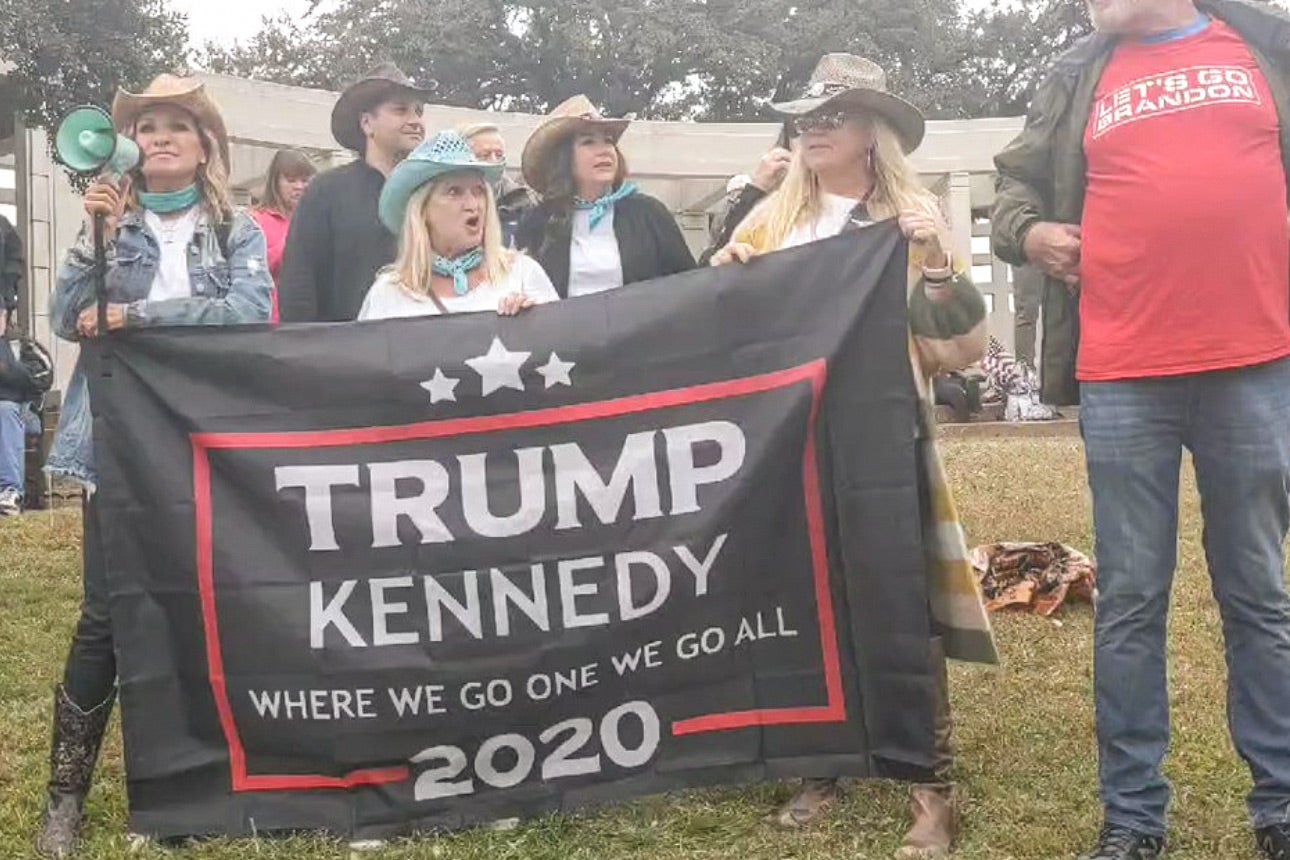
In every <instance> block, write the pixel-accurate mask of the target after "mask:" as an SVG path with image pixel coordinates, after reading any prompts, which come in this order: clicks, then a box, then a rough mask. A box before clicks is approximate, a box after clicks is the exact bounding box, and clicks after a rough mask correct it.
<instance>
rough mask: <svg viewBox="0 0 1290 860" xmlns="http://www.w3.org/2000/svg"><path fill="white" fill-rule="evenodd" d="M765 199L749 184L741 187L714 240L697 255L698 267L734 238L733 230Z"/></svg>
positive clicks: (762, 192) (759, 191)
mask: <svg viewBox="0 0 1290 860" xmlns="http://www.w3.org/2000/svg"><path fill="white" fill-rule="evenodd" d="M765 199H766V192H765V191H762V190H761V189H760V188H758V187H757V186H756V185H753V184H752V183H751V182H750V183H748V184H747V185H745V186H744V187H743V189H742V190H741V191H740V192H739V195H738V196H737V197H735V199H734V201H733V202H732V203H731V204H730V208H729V209H727V210H726V214H725V215H723V216H722V217H721V229H720V230H718V231H717V237H716V239H715V240H713V242H712V244H711V245H709V246H708V247H707V248H706V249H704V251H703V253H702V254H700V255H699V265H700V266H706V265H708V261H709V260H711V259H712V255H713V254H715V253H717V252H718V251H720V250H721V249H722V248H724V247H726V246H727V245H729V244H730V240H731V239H733V238H734V236H735V230H737V229H738V228H739V225H740V224H741V223H743V220H744V219H745V218H747V217H748V213H750V212H752V211H753V209H756V208H757V204H758V203H760V202H762V201H763V200H765Z"/></svg>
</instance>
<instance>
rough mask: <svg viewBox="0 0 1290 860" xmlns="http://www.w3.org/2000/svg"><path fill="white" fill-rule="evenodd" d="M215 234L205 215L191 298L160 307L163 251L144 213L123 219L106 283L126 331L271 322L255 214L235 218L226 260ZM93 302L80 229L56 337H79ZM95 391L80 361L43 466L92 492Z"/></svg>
mask: <svg viewBox="0 0 1290 860" xmlns="http://www.w3.org/2000/svg"><path fill="white" fill-rule="evenodd" d="M217 232H218V231H217V230H216V229H215V224H214V223H212V221H211V219H210V217H209V215H208V214H207V213H206V212H204V211H203V212H202V214H201V215H200V216H199V217H198V221H197V228H196V230H195V231H194V233H193V239H192V243H191V244H190V245H189V247H188V277H189V285H190V288H191V290H192V295H191V296H190V297H189V298H186V299H167V300H165V301H155V302H154V301H149V300H148V293H149V291H150V290H151V289H152V283H153V280H154V279H155V278H156V274H157V268H158V265H159V263H160V261H161V246H160V244H159V243H158V241H157V237H156V236H154V235H153V234H152V231H151V230H150V229H149V228H148V226H147V224H146V223H145V222H144V220H143V213H142V212H141V211H133V212H130V213H128V214H126V215H125V216H124V217H123V218H122V219H121V223H120V225H119V226H118V228H117V235H116V239H115V241H113V242H110V243H109V244H108V248H107V262H108V268H107V279H106V282H107V295H108V301H109V302H112V303H119V304H126V305H127V306H128V308H127V312H126V327H127V328H138V327H143V326H182V325H238V324H241V323H257V322H265V321H267V320H268V319H269V310H270V303H271V295H272V290H273V280H272V278H271V276H270V275H269V263H268V251H267V249H266V246H265V241H264V234H263V233H262V232H261V231H260V228H259V226H258V225H257V224H256V223H255V221H253V220H252V219H251V218H250V216H248V215H245V214H244V213H242V212H237V213H235V214H234V216H233V223H232V229H231V230H230V232H229V236H228V259H225V257H224V253H223V251H221V249H220V243H219V237H218V235H217ZM95 301H96V300H95V295H94V246H93V243H92V241H91V235H90V233H89V231H88V230H87V229H85V228H82V230H81V234H80V236H79V237H77V240H76V244H75V245H74V246H73V247H72V249H71V250H70V251H68V252H67V258H66V259H65V260H64V261H63V265H62V266H61V267H60V268H59V270H58V283H57V285H56V287H55V289H54V295H53V296H52V297H51V298H50V301H49V315H50V322H51V324H52V325H53V327H54V334H56V335H57V336H58V337H61V338H62V339H64V340H69V341H79V340H81V336H80V334H79V333H78V331H77V328H76V322H77V320H78V319H79V317H80V315H81V312H82V311H84V310H85V309H86V308H90V307H94V305H95ZM89 394H90V392H89V384H88V381H87V379H86V376H85V370H84V368H83V366H82V363H81V362H80V361H79V360H78V361H77V362H76V369H75V370H74V371H73V372H72V378H71V380H70V381H69V382H68V386H67V394H66V396H65V397H64V399H63V408H62V413H61V414H60V416H59V421H58V430H57V431H56V433H55V434H54V444H53V447H52V449H51V450H50V453H49V459H48V461H47V462H46V464H45V469H46V471H48V472H50V473H51V474H55V475H66V476H68V477H71V478H75V479H77V480H78V481H80V482H81V483H82V484H84V485H86V486H87V487H90V488H91V489H92V488H93V487H94V484H95V482H96V480H97V475H96V473H95V470H94V440H93V436H92V435H91V431H92V427H93V422H92V418H91V414H90V396H89Z"/></svg>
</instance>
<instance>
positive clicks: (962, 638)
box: [712, 54, 997, 858]
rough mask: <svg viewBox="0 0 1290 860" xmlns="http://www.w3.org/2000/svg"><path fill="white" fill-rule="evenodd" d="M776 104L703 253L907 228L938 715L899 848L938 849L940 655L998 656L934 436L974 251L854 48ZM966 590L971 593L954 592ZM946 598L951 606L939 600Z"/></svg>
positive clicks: (746, 253)
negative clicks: (941, 381) (725, 221)
mask: <svg viewBox="0 0 1290 860" xmlns="http://www.w3.org/2000/svg"><path fill="white" fill-rule="evenodd" d="M775 108H776V110H778V111H780V112H781V113H784V114H787V115H789V116H790V117H792V122H793V123H794V125H795V127H796V130H797V132H798V134H799V135H800V136H801V142H800V145H799V146H798V147H797V151H796V153H795V154H794V155H793V157H792V160H791V163H790V165H789V168H788V172H787V174H786V175H785V177H784V179H783V182H781V183H780V186H779V189H778V190H777V191H775V192H774V193H772V194H771V195H769V196H768V197H766V199H765V200H763V201H762V202H761V203H760V204H758V205H757V207H756V208H755V209H754V210H753V211H752V212H751V213H750V214H749V215H748V217H747V218H745V219H744V221H743V222H742V223H741V224H740V225H739V226H738V227H737V228H736V229H735V232H734V238H733V240H732V241H731V243H730V244H729V245H728V246H726V247H725V248H723V249H722V250H720V251H718V252H717V253H716V254H715V255H713V258H712V264H713V265H725V264H730V263H735V262H747V261H748V260H750V259H751V258H752V257H754V256H755V255H758V254H765V253H770V252H772V251H778V250H781V249H784V248H793V247H798V246H802V245H809V244H810V243H812V242H815V241H817V240H820V239H827V238H830V237H833V236H837V235H838V234H840V233H843V232H846V231H849V230H854V229H859V228H862V227H864V226H867V225H869V224H873V223H875V222H878V221H884V220H895V221H896V222H897V223H898V224H899V227H900V230H901V232H903V233H904V234H905V236H906V237H907V238H908V240H909V248H910V250H909V267H908V272H909V327H910V336H911V349H910V360H911V362H912V364H913V370H914V378H915V383H916V385H917V387H918V392H919V395H920V397H921V398H922V400H923V401H924V403H923V414H922V415H921V416H920V418H921V421H920V428H919V440H918V443H917V444H918V450H919V482H920V485H921V486H922V487H923V488H924V493H923V503H924V511H923V516H924V522H925V523H926V526H925V531H926V536H925V546H926V548H927V565H926V569H925V576H926V578H927V590H928V595H929V605H928V617H929V620H930V621H931V628H932V630H933V636H932V639H931V640H930V641H929V642H928V643H927V648H928V653H929V655H930V659H931V665H932V667H933V673H934V675H935V678H936V690H935V704H936V721H935V738H934V764H933V766H932V767H930V768H929V769H928V771H927V773H926V774H925V777H924V780H923V781H922V782H921V783H919V784H916V785H914V786H913V788H912V791H911V808H912V815H913V826H912V827H911V828H910V829H909V832H908V833H907V834H906V836H905V839H904V843H903V844H902V845H901V847H900V849H899V850H898V851H897V853H896V856H897V857H899V858H933V857H944V856H947V855H948V854H949V852H950V850H951V847H952V844H953V842H954V839H955V835H956V833H957V830H958V810H957V805H956V803H955V797H954V784H953V782H951V770H952V766H953V763H954V751H953V747H952V744H951V719H950V700H949V685H948V679H947V676H946V665H945V663H946V658H947V657H953V658H960V659H966V660H974V661H979V662H994V661H995V660H997V654H996V653H995V649H994V645H993V641H992V640H991V639H990V637H989V629H990V627H989V621H988V620H987V618H986V614H985V608H984V606H983V605H982V604H981V602H980V599H979V592H978V591H977V589H976V586H975V585H974V582H975V580H974V577H973V573H972V570H971V567H970V565H969V564H968V561H967V558H968V556H967V546H966V544H965V540H964V537H963V530H962V528H961V526H960V524H959V522H958V518H957V514H956V513H955V509H954V502H953V498H952V496H951V495H950V492H949V484H948V479H947V478H946V476H945V470H944V466H943V464H942V462H941V459H940V455H939V452H938V451H937V449H936V445H935V441H934V439H933V437H932V434H933V432H934V427H935V420H934V418H932V417H931V412H932V411H933V407H932V398H933V393H932V384H931V379H932V378H933V377H935V376H936V375H937V374H940V373H944V372H947V371H954V370H960V369H962V368H964V367H967V366H968V365H970V364H972V363H973V362H974V361H976V360H977V359H979V358H980V357H981V355H982V353H983V352H984V348H985V338H986V334H985V300H984V299H983V298H982V296H981V294H980V293H979V292H978V291H977V289H976V287H975V286H973V284H972V281H971V279H970V278H969V276H968V274H967V265H968V264H969V263H970V261H966V260H955V259H953V258H952V257H951V255H950V253H949V250H948V249H949V248H950V247H951V240H950V237H949V232H948V228H947V225H946V224H945V222H944V219H943V218H942V217H941V214H940V208H939V202H938V201H937V199H936V197H935V196H933V195H932V194H931V193H930V192H928V191H927V190H925V189H924V188H923V186H922V185H921V183H920V182H919V181H918V174H917V172H916V171H915V169H914V166H913V164H912V162H911V161H910V159H909V153H911V152H913V151H914V150H915V149H917V148H918V145H919V144H920V143H921V142H922V139H923V135H924V131H925V122H924V120H923V116H922V114H921V113H920V112H919V111H918V109H917V108H915V107H914V106H913V105H911V104H910V103H909V102H907V101H905V100H903V99H901V98H898V97H896V96H894V95H892V94H891V93H889V92H888V91H887V84H886V74H885V73H884V72H883V70H882V68H881V67H879V66H878V65H877V64H876V63H873V62H871V61H869V60H866V59H863V58H861V57H856V56H852V55H850V54H828V55H826V56H825V57H824V58H823V59H821V60H820V62H819V64H818V65H817V66H816V67H815V71H814V72H813V73H812V75H811V80H810V82H809V84H808V86H807V89H806V91H805V93H804V94H803V95H802V97H801V98H799V99H796V100H794V101H791V102H787V103H783V104H779V105H775ZM784 286H785V289H791V288H792V284H785V285H784ZM969 595H976V596H977V600H975V601H974V600H972V599H971V598H970V597H968V598H967V599H964V597H965V596H969ZM950 604H954V609H953V610H946V609H945V607H946V606H949V605H950ZM839 797H840V790H839V786H838V781H837V780H836V779H824V778H817V779H807V780H804V781H803V783H802V786H801V788H800V790H799V791H798V792H797V794H796V795H795V796H794V797H793V798H792V799H791V800H790V801H789V802H788V803H787V804H785V805H784V806H783V807H782V808H781V809H780V810H779V812H778V813H777V815H776V816H775V818H774V820H775V822H776V823H777V824H779V825H780V826H781V827H786V828H797V827H802V826H805V825H806V824H808V823H811V822H813V821H815V820H816V819H818V818H819V817H820V816H821V815H822V814H823V813H825V812H826V811H827V810H828V809H829V808H831V807H832V806H833V805H834V804H835V803H836V802H837V800H838V798H839Z"/></svg>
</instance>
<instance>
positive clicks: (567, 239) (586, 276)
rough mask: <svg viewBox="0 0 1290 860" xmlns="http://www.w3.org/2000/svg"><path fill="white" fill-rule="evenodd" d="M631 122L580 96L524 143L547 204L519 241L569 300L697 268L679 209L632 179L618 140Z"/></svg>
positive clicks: (530, 218)
mask: <svg viewBox="0 0 1290 860" xmlns="http://www.w3.org/2000/svg"><path fill="white" fill-rule="evenodd" d="M629 124H630V121H629V120H625V119H605V118H604V117H603V116H601V115H600V113H599V112H598V111H597V110H596V109H595V107H594V106H593V105H592V104H591V102H590V100H588V99H587V97H586V96H574V97H573V98H571V99H569V100H568V101H566V102H565V103H564V104H562V105H560V106H559V107H557V108H556V109H555V110H554V111H552V112H551V116H550V118H549V119H548V120H547V121H546V122H545V123H543V124H542V125H541V126H539V127H538V129H537V131H535V132H533V136H532V137H530V138H529V140H528V143H527V144H525V146H524V155H523V157H522V162H523V169H524V179H525V181H526V182H528V184H529V186H530V187H531V188H533V190H534V191H536V192H537V193H539V194H540V195H542V198H543V201H542V203H541V204H540V205H538V206H537V207H535V208H534V209H533V210H532V211H531V212H529V214H528V215H527V216H526V217H525V218H524V220H523V221H521V222H520V226H519V229H518V230H517V231H516V244H517V245H518V246H519V248H520V249H521V250H523V251H525V252H527V253H528V254H531V255H532V256H533V258H534V259H536V260H537V261H538V262H539V263H541V264H542V268H543V269H545V270H546V272H547V274H548V275H550V277H551V282H552V283H553V284H554V285H555V290H556V292H557V293H559V294H560V296H561V297H562V298H575V297H577V296H586V295H591V294H593V293H601V292H604V291H606V290H613V289H617V288H618V287H621V286H623V285H625V284H632V283H636V282H637V281H648V280H650V279H651V278H660V277H663V276H664V275H671V274H675V273H677V272H684V271H687V270H689V269H693V268H694V256H693V255H692V254H691V253H690V249H689V246H687V245H686V243H685V237H684V236H682V235H681V228H680V227H678V226H677V224H676V219H675V218H673V217H672V213H671V212H669V211H668V209H667V207H666V206H664V205H663V204H662V203H661V202H659V201H658V200H656V199H654V198H653V197H650V196H649V195H647V194H642V193H641V192H640V190H639V189H638V188H637V187H636V186H635V185H634V184H632V183H631V182H628V181H627V162H626V161H625V160H624V159H623V154H622V151H621V150H619V148H618V139H619V138H620V137H622V135H623V132H624V131H626V130H627V126H628V125H629Z"/></svg>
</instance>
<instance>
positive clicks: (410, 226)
mask: <svg viewBox="0 0 1290 860" xmlns="http://www.w3.org/2000/svg"><path fill="white" fill-rule="evenodd" d="M502 169H503V165H502V164H499V163H495V162H485V161H480V160H479V159H477V158H476V157H475V154H474V153H473V152H472V151H471V149H470V145H469V144H468V143H467V142H466V140H465V138H463V137H462V136H461V135H460V134H458V133H457V132H455V131H444V132H440V133H439V134H437V135H435V136H434V137H433V138H432V139H430V140H428V141H426V142H425V143H423V144H421V145H420V146H419V147H417V148H416V150H414V151H413V153H412V154H411V155H409V156H408V157H407V158H406V159H405V160H404V161H403V162H401V163H400V164H399V166H398V167H396V168H395V169H394V172H393V173H391V174H390V178H389V181H388V182H386V184H385V188H384V189H382V191H381V200H380V216H381V220H382V221H383V222H384V223H385V225H386V226H387V227H388V228H389V229H390V230H391V231H392V232H393V233H394V234H395V235H396V236H398V237H399V255H398V258H397V259H396V260H395V261H394V265H392V266H389V267H387V268H386V269H384V270H382V271H381V272H380V273H379V274H378V275H377V278H376V283H374V284H372V288H371V290H369V291H368V294H367V298H366V299H365V300H364V301H363V307H362V309H361V310H360V311H359V313H358V318H359V319H360V320H368V319H388V318H391V317H413V316H431V315H435V314H447V313H458V312H462V311H482V310H494V309H495V310H496V311H497V312H498V313H499V314H502V315H505V316H510V315H514V314H517V313H519V312H520V311H522V310H524V309H526V308H530V307H532V306H533V305H534V304H538V303H542V302H550V301H555V300H556V299H558V298H559V297H558V296H557V295H556V292H555V289H554V288H553V287H552V286H551V280H550V278H548V277H547V276H546V273H545V272H544V271H542V267H541V266H539V265H538V264H537V263H535V262H533V260H531V259H529V258H528V257H525V256H523V255H521V254H517V253H515V252H513V251H509V250H507V249H506V248H505V247H503V244H502V226H501V222H500V221H499V219H498V215H497V202H496V199H495V198H494V196H493V187H494V185H495V184H496V183H497V181H498V179H500V178H501V173H502Z"/></svg>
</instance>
